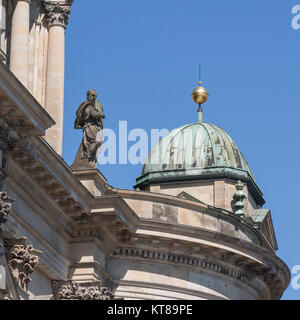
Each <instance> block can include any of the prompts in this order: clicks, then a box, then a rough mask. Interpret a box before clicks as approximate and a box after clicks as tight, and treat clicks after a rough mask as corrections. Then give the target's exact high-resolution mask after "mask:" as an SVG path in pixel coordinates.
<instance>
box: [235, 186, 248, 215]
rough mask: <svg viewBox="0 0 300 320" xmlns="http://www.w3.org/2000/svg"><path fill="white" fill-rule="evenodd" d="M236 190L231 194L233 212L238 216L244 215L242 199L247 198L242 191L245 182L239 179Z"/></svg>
mask: <svg viewBox="0 0 300 320" xmlns="http://www.w3.org/2000/svg"><path fill="white" fill-rule="evenodd" d="M235 187H236V192H235V193H234V194H233V197H232V198H233V203H232V207H233V208H234V213H235V214H237V215H238V216H240V217H245V213H244V207H245V205H244V200H245V199H247V195H246V194H245V192H244V191H243V189H244V187H245V184H244V183H242V181H241V180H239V181H238V182H237V183H236V184H235Z"/></svg>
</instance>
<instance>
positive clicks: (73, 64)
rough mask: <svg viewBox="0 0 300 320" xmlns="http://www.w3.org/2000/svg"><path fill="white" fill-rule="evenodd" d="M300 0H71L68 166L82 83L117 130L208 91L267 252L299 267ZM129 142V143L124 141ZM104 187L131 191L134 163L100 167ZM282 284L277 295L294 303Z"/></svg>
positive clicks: (172, 123) (166, 122)
mask: <svg viewBox="0 0 300 320" xmlns="http://www.w3.org/2000/svg"><path fill="white" fill-rule="evenodd" d="M297 4H299V5H300V0H294V1H289V0H278V1H270V0H264V1H261V0H251V1H250V0H244V1H238V0H227V1H219V0H210V1H202V0H186V1H183V0H164V1H161V0H151V1H144V0H126V1H124V0H88V1H87V0H75V2H74V5H73V10H72V14H71V18H70V22H69V26H68V28H67V36H66V86H65V114H64V146H63V149H64V151H63V156H64V158H65V161H66V162H67V163H68V164H72V162H73V160H74V158H75V155H76V152H77V149H78V146H79V144H80V141H81V137H82V133H81V131H80V130H74V129H73V125H74V117H75V112H76V109H77V107H78V106H79V104H80V103H81V102H82V101H83V100H84V99H85V95H86V91H87V90H88V89H91V88H94V89H96V90H97V91H99V93H100V96H99V98H100V101H101V102H102V104H103V106H104V111H105V114H106V116H107V118H106V119H105V120H104V126H105V127H106V128H111V129H113V130H115V131H116V132H118V124H119V121H121V120H127V121H128V130H131V129H134V128H143V129H144V130H146V131H147V132H149V133H150V130H151V129H162V128H167V129H169V130H171V129H174V128H177V127H179V126H181V125H184V124H187V123H192V122H195V121H196V119H197V114H196V110H197V107H196V105H195V104H194V103H193V101H192V100H191V96H190V95H191V92H192V90H193V89H194V87H196V85H197V81H198V65H199V64H200V63H201V65H202V80H204V86H205V87H206V88H207V90H208V91H209V93H210V98H209V100H208V102H207V103H206V104H205V105H204V120H205V122H209V123H214V124H216V125H218V126H220V127H221V128H223V129H225V130H226V131H227V132H228V133H229V134H230V136H231V137H232V138H233V140H234V141H235V142H236V144H237V145H238V147H239V148H240V150H241V151H242V152H243V154H244V155H245V157H246V159H247V161H248V163H249V164H250V166H251V168H252V170H253V172H254V175H255V178H256V181H257V184H258V185H259V187H260V188H261V190H262V191H263V193H264V198H265V200H266V205H265V207H267V208H270V209H271V212H272V216H273V223H274V226H275V231H276V234H277V240H278V245H279V250H278V252H277V254H278V255H279V256H280V257H281V258H282V259H283V260H284V261H285V262H286V263H287V264H288V266H289V267H290V269H291V268H292V267H293V266H294V265H300V250H299V248H298V245H300V236H299V226H300V213H299V209H298V196H299V195H300V187H299V181H300V179H299V178H300V176H299V156H300V151H299V147H298V146H299V141H298V140H297V139H298V138H299V127H300V126H299V118H300V117H299V115H300V110H299V98H300V97H299V95H300V88H299V85H300V84H299V83H300V82H299V75H300V59H299V58H300V30H298V31H297V30H294V29H293V28H292V26H291V20H292V17H293V16H292V14H291V10H292V7H293V6H294V5H297ZM132 144H134V143H133V142H132V143H129V146H130V145H132ZM99 169H100V170H101V172H102V173H103V174H104V176H105V177H106V178H107V179H108V183H109V184H110V185H113V186H114V187H118V188H129V189H131V188H132V187H133V185H134V184H135V179H136V177H138V176H139V175H140V172H141V169H142V165H130V164H128V165H103V166H101V167H99ZM299 298H300V290H294V289H293V288H292V287H291V286H290V287H289V288H288V290H287V291H286V293H285V294H284V296H283V299H299Z"/></svg>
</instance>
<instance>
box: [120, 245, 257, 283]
mask: <svg viewBox="0 0 300 320" xmlns="http://www.w3.org/2000/svg"><path fill="white" fill-rule="evenodd" d="M114 255H115V256H126V257H137V258H142V259H147V260H149V259H151V260H160V261H162V262H163V261H165V262H171V263H176V264H182V265H190V266H194V267H200V268H202V269H208V270H210V271H214V272H217V273H222V274H225V275H228V276H230V277H232V278H234V279H237V280H240V281H242V282H243V283H245V284H247V285H248V286H250V287H253V288H258V285H257V283H256V282H255V281H253V279H252V278H251V277H248V276H247V275H245V274H242V273H240V272H239V271H236V270H233V269H229V268H227V267H224V266H221V265H219V264H216V263H212V262H209V261H206V260H202V259H198V258H192V257H187V256H183V255H178V254H173V253H166V252H159V251H152V250H147V249H137V248H118V249H117V250H116V252H114Z"/></svg>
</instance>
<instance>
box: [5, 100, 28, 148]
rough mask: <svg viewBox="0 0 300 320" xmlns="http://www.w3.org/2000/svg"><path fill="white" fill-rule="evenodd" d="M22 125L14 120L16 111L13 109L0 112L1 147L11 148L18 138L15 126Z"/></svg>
mask: <svg viewBox="0 0 300 320" xmlns="http://www.w3.org/2000/svg"><path fill="white" fill-rule="evenodd" d="M0 104H1V101H0ZM22 125H24V124H23V123H21V122H19V121H17V120H16V111H15V110H14V109H11V110H10V111H9V112H7V113H4V114H3V113H2V114H1V113H0V140H1V146H2V148H3V149H8V148H9V149H11V148H13V147H14V146H15V144H16V143H17V142H18V141H19V140H20V136H19V135H18V134H17V132H16V128H17V126H22Z"/></svg>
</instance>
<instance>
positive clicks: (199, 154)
mask: <svg viewBox="0 0 300 320" xmlns="http://www.w3.org/2000/svg"><path fill="white" fill-rule="evenodd" d="M221 178H222V179H224V178H225V179H233V180H236V179H240V180H242V181H244V182H249V181H251V184H252V185H253V186H254V187H255V189H257V190H258V191H259V189H258V187H257V186H256V183H255V179H254V176H253V173H252V171H251V169H250V167H249V165H248V163H247V161H246V159H245V158H244V156H243V154H242V153H241V152H240V151H239V149H238V148H237V146H236V144H235V143H234V141H233V140H232V139H231V137H230V136H229V135H228V134H227V133H226V132H225V131H224V130H222V129H221V128H219V127H218V126H216V125H213V124H209V123H203V122H196V123H192V124H188V125H184V126H182V127H180V128H178V129H175V130H173V131H172V132H170V133H169V134H168V135H166V136H164V137H163V138H162V139H161V140H160V141H159V143H158V144H157V145H156V146H155V147H154V148H153V149H152V150H151V152H150V153H149V155H148V157H147V159H146V161H145V165H144V167H143V170H142V174H141V176H140V177H139V178H138V179H137V185H136V186H137V187H139V188H141V189H143V188H144V187H145V186H146V185H149V184H152V183H164V182H168V183H169V182H172V181H173V182H178V181H183V180H185V181H187V180H199V179H200V180H201V179H202V180H203V179H221ZM259 193H260V194H261V192H260V191H259Z"/></svg>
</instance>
